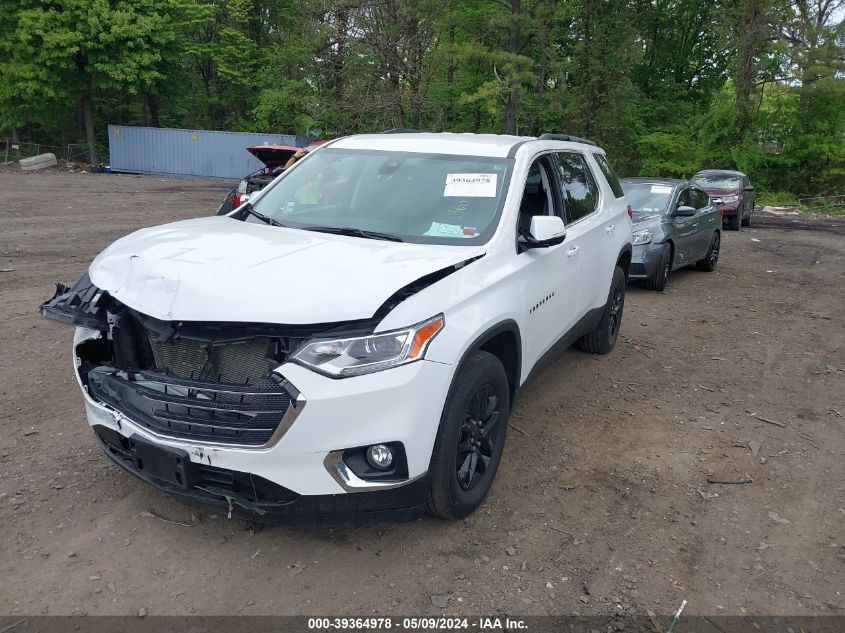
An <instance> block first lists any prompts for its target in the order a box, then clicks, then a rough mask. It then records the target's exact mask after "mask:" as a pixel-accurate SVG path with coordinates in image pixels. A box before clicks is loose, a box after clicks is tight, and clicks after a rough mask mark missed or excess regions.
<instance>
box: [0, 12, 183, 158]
mask: <svg viewBox="0 0 845 633" xmlns="http://www.w3.org/2000/svg"><path fill="white" fill-rule="evenodd" d="M193 6H194V5H193V3H191V2H190V1H189V0H133V1H132V2H129V1H128V0H60V1H58V2H54V3H50V4H44V3H41V2H36V1H35V0H24V1H22V2H20V4H19V7H18V10H17V11H16V12H15V14H14V19H13V22H12V24H11V25H10V26H9V27H7V29H8V33H7V35H6V39H7V41H8V42H10V44H11V45H8V46H7V47H6V50H7V51H8V53H9V54H8V56H7V57H6V59H5V61H4V62H2V63H0V79H2V83H3V84H5V88H4V90H3V92H2V93H0V98H1V99H2V100H3V111H4V112H13V113H14V112H18V113H19V112H20V111H21V110H27V109H28V110H38V109H39V108H40V107H42V106H43V105H44V104H48V105H49V104H56V103H61V102H66V101H70V102H74V103H76V104H78V108H79V113H80V117H81V119H82V121H83V125H84V129H85V139H86V142H87V143H88V147H89V161H90V162H91V163H92V164H96V163H97V162H98V157H97V150H96V143H97V139H96V128H95V122H94V101H95V99H97V97H98V95H99V94H100V93H101V92H109V91H124V92H127V93H130V94H138V93H139V92H144V91H153V92H151V94H154V90H155V89H156V87H157V86H160V85H161V82H162V81H164V80H165V79H166V75H165V74H164V72H163V71H164V70H165V69H166V68H167V67H168V66H169V65H172V59H173V56H175V55H176V54H177V53H178V46H177V43H178V40H179V30H180V28H181V27H182V25H183V24H185V21H186V18H187V19H190V17H191V16H195V15H196V12H195V11H194V10H193ZM13 117H14V115H12V116H11V117H9V118H13ZM19 118H20V117H19V115H18V119H19Z"/></svg>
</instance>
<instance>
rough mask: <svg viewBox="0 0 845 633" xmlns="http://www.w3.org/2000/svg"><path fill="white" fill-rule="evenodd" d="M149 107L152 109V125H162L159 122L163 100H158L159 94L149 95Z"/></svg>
mask: <svg viewBox="0 0 845 633" xmlns="http://www.w3.org/2000/svg"><path fill="white" fill-rule="evenodd" d="M147 108H148V109H149V111H150V125H152V126H153V127H161V124H160V123H159V113H160V112H161V102H160V101H159V100H158V95H152V94H151V95H147Z"/></svg>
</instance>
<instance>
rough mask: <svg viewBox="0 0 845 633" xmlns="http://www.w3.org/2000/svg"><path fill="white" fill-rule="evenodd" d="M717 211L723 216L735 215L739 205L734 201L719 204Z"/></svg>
mask: <svg viewBox="0 0 845 633" xmlns="http://www.w3.org/2000/svg"><path fill="white" fill-rule="evenodd" d="M719 213H720V214H721V215H722V217H723V218H729V217H731V216H733V215H737V214H738V213H739V205H737V204H736V203H735V202H732V203H731V204H720V205H719Z"/></svg>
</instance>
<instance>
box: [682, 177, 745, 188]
mask: <svg viewBox="0 0 845 633" xmlns="http://www.w3.org/2000/svg"><path fill="white" fill-rule="evenodd" d="M692 181H693V182H694V183H696V184H698V185H701V186H702V187H704V188H706V189H739V185H740V178H739V176H730V175H728V174H706V175H705V174H699V175H698V176H693V177H692Z"/></svg>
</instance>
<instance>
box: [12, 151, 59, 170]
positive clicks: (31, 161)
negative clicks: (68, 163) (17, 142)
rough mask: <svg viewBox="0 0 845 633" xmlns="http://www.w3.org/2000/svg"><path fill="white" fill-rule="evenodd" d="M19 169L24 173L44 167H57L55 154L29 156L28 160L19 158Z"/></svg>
mask: <svg viewBox="0 0 845 633" xmlns="http://www.w3.org/2000/svg"><path fill="white" fill-rule="evenodd" d="M18 164H19V165H20V166H21V169H23V170H24V171H36V170H38V169H44V168H46V167H55V166H56V165H58V161H56V155H55V154H39V155H38V156H30V157H29V158H21V159H20V160H19V161H18Z"/></svg>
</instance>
